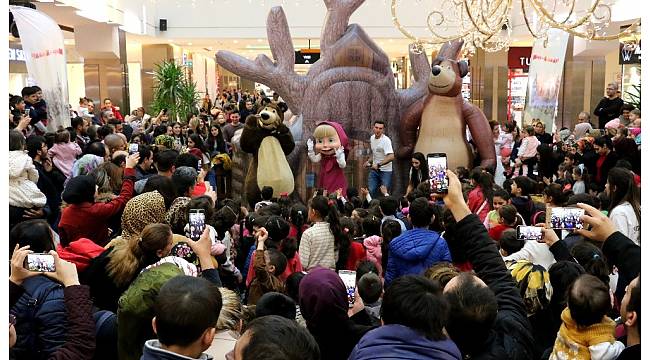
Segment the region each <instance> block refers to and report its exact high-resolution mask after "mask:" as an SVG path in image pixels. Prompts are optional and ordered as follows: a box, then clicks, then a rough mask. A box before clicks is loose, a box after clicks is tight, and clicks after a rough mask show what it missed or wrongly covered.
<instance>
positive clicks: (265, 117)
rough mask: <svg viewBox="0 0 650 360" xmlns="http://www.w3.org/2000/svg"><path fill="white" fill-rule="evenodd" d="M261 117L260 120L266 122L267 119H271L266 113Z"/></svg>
mask: <svg viewBox="0 0 650 360" xmlns="http://www.w3.org/2000/svg"><path fill="white" fill-rule="evenodd" d="M261 116H262V119H264V120H268V119H270V118H271V116H270V115H269V114H267V113H262V114H261Z"/></svg>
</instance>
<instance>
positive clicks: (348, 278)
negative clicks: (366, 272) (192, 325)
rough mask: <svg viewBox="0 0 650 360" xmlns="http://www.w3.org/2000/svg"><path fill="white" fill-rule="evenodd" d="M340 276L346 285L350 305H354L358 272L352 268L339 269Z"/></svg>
mask: <svg viewBox="0 0 650 360" xmlns="http://www.w3.org/2000/svg"><path fill="white" fill-rule="evenodd" d="M339 276H340V277H341V280H343V284H344V285H345V291H347V293H348V306H349V307H352V306H353V305H354V300H355V298H354V293H355V291H356V289H357V272H356V271H350V270H339Z"/></svg>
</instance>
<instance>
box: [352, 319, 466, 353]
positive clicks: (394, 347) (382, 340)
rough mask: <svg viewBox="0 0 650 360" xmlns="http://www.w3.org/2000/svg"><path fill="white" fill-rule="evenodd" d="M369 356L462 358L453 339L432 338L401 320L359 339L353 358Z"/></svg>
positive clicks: (353, 351)
mask: <svg viewBox="0 0 650 360" xmlns="http://www.w3.org/2000/svg"><path fill="white" fill-rule="evenodd" d="M370 359H408V360H416V359H440V360H453V359H458V360H460V359H461V355H460V350H458V347H456V344H454V342H453V341H451V340H449V339H447V340H442V341H433V340H429V339H427V338H426V337H424V336H422V335H421V334H420V333H418V332H417V331H415V330H413V329H411V328H409V327H406V326H404V325H399V324H390V325H384V326H382V327H379V328H377V329H374V330H371V331H369V332H368V333H366V335H364V337H363V338H361V340H360V341H359V343H358V344H357V346H355V347H354V350H352V354H350V360H370Z"/></svg>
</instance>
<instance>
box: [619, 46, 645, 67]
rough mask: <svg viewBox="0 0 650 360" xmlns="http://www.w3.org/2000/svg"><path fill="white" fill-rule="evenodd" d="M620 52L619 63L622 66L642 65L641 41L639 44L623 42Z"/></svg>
mask: <svg viewBox="0 0 650 360" xmlns="http://www.w3.org/2000/svg"><path fill="white" fill-rule="evenodd" d="M618 50H619V51H618V63H619V64H620V65H623V64H640V63H641V40H639V42H638V43H636V42H621V43H619V46H618Z"/></svg>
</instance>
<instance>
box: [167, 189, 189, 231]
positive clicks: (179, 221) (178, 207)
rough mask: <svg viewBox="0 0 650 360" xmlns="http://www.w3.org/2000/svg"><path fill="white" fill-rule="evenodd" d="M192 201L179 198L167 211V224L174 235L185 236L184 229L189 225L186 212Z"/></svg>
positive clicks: (183, 197) (186, 198)
mask: <svg viewBox="0 0 650 360" xmlns="http://www.w3.org/2000/svg"><path fill="white" fill-rule="evenodd" d="M190 200H192V199H191V198H188V197H185V196H182V197H178V198H176V199H175V200H174V202H172V205H171V206H170V207H169V210H167V215H166V216H165V222H166V223H167V224H169V226H171V228H172V232H173V233H174V234H183V228H184V227H185V224H187V217H186V212H187V206H188V205H189V203H190Z"/></svg>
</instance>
